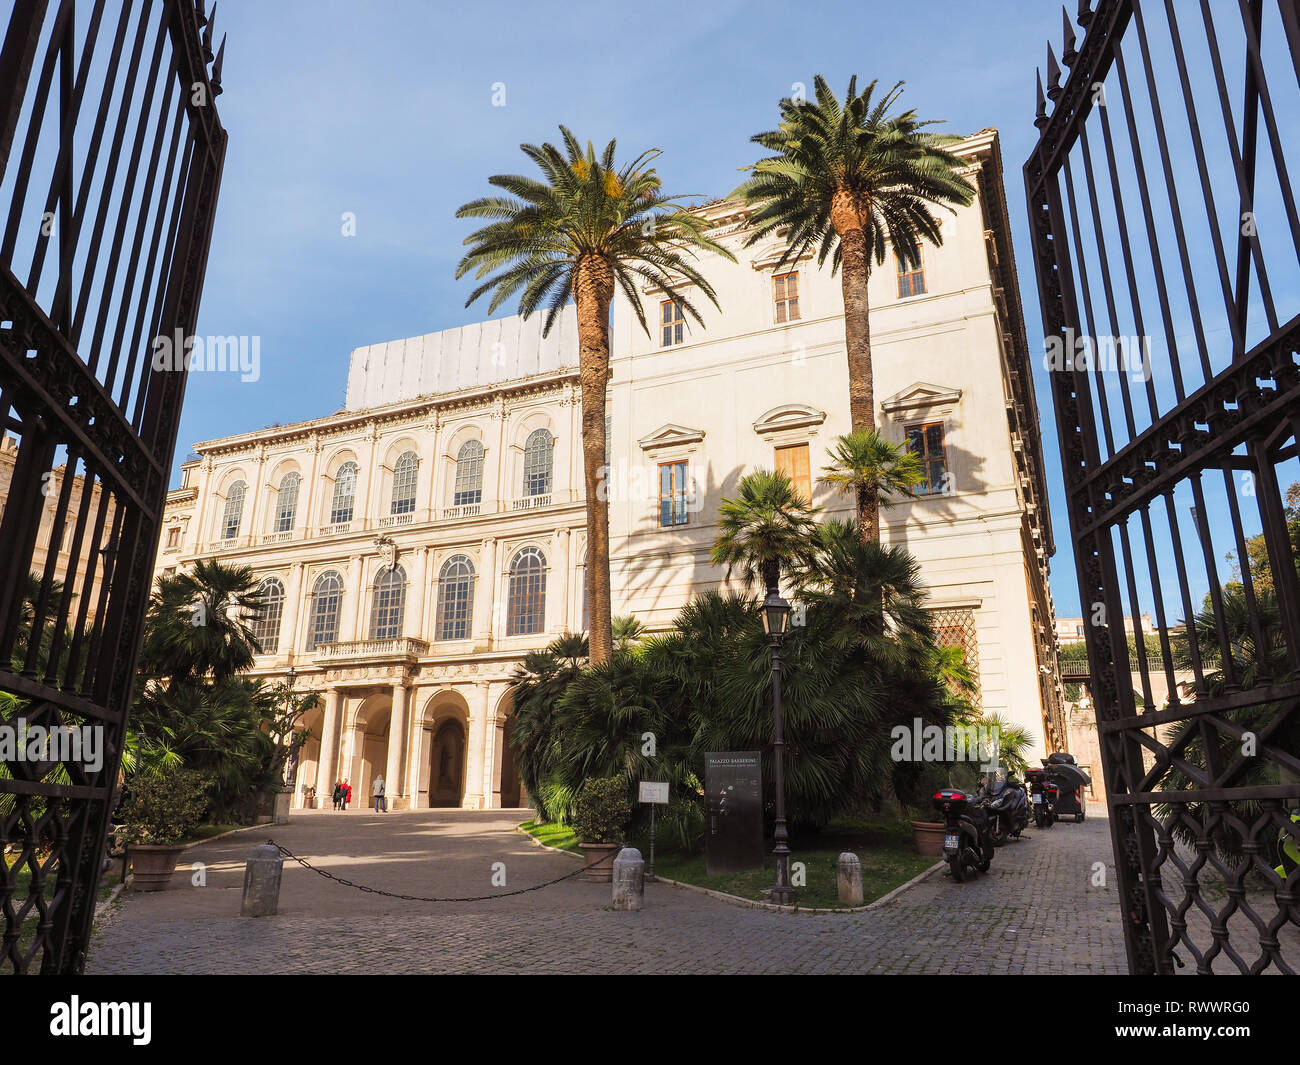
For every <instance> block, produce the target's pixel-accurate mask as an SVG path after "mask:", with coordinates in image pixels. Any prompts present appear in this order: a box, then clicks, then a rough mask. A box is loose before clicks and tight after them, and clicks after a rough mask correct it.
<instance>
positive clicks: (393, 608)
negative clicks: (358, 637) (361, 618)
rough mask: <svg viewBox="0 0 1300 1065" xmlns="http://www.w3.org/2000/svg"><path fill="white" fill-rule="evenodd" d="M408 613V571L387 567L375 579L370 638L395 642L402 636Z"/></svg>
mask: <svg viewBox="0 0 1300 1065" xmlns="http://www.w3.org/2000/svg"><path fill="white" fill-rule="evenodd" d="M405 611H406V570H404V569H402V567H401V566H385V567H384V569H383V570H382V571H381V572H380V574H379V576H378V577H376V578H375V601H374V603H373V605H372V606H371V608H370V638H371V639H372V640H394V639H396V638H397V637H398V636H400V635H402V614H403V613H405Z"/></svg>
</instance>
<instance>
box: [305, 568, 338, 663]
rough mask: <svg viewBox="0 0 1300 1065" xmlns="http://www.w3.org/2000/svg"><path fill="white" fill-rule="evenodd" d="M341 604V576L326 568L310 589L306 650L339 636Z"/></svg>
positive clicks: (313, 648)
mask: <svg viewBox="0 0 1300 1065" xmlns="http://www.w3.org/2000/svg"><path fill="white" fill-rule="evenodd" d="M342 606H343V578H342V577H340V576H339V575H338V574H337V573H335V572H334V570H326V571H325V572H324V573H322V574H321V575H320V576H319V577H317V578H316V583H315V584H314V585H313V586H312V590H311V624H310V625H309V626H308V628H307V650H309V651H312V650H315V648H316V646H317V645H318V644H322V643H333V642H334V641H335V640H337V639H338V638H339V613H340V611H341V608H342Z"/></svg>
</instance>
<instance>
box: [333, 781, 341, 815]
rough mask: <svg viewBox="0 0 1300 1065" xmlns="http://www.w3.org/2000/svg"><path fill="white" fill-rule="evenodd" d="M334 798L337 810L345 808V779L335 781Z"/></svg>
mask: <svg viewBox="0 0 1300 1065" xmlns="http://www.w3.org/2000/svg"><path fill="white" fill-rule="evenodd" d="M333 799H334V809H336V810H341V809H343V781H342V780H336V781H334V793H333Z"/></svg>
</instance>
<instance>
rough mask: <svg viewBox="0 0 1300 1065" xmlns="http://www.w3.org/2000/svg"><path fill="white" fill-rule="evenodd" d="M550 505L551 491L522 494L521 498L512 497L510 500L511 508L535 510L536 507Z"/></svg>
mask: <svg viewBox="0 0 1300 1065" xmlns="http://www.w3.org/2000/svg"><path fill="white" fill-rule="evenodd" d="M550 505H551V493H550V492H547V493H546V494H545V495H540V496H524V498H523V499H514V500H511V502H510V509H511V510H535V509H536V508H538V507H549V506H550Z"/></svg>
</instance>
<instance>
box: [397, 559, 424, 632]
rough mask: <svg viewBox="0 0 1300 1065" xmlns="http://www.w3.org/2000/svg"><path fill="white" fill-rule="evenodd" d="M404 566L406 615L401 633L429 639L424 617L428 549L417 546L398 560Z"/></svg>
mask: <svg viewBox="0 0 1300 1065" xmlns="http://www.w3.org/2000/svg"><path fill="white" fill-rule="evenodd" d="M399 561H400V562H401V563H402V565H403V566H405V567H406V580H407V584H406V616H405V618H404V619H403V622H402V635H403V636H414V637H415V638H416V639H417V640H427V639H429V638H430V637H429V626H428V625H427V624H426V622H425V618H424V604H425V600H426V598H427V591H428V584H429V576H428V573H429V565H428V563H429V549H428V548H427V547H417V548H416V549H415V553H414V554H408V555H407V556H406V558H404V559H400V560H399Z"/></svg>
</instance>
